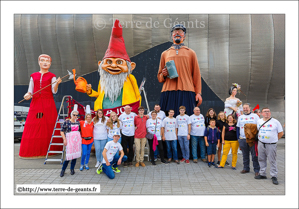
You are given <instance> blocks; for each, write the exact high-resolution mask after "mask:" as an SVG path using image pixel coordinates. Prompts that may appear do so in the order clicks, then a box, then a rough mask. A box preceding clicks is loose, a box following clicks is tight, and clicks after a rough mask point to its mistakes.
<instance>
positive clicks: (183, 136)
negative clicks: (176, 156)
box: [176, 106, 191, 163]
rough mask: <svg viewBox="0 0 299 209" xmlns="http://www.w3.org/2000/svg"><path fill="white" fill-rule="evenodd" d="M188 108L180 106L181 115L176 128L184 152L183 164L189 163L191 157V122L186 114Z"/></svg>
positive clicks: (177, 118) (177, 119) (178, 117)
mask: <svg viewBox="0 0 299 209" xmlns="http://www.w3.org/2000/svg"><path fill="white" fill-rule="evenodd" d="M185 111H186V107H185V106H180V107H179V112H180V115H178V116H177V117H176V128H177V135H178V141H179V143H180V148H181V151H182V157H183V159H182V160H181V163H183V162H186V161H187V162H189V157H190V149H189V141H190V132H191V122H190V118H189V116H188V115H186V114H185Z"/></svg>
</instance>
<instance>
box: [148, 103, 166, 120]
mask: <svg viewBox="0 0 299 209" xmlns="http://www.w3.org/2000/svg"><path fill="white" fill-rule="evenodd" d="M154 110H155V111H156V112H157V118H158V119H160V120H162V121H163V120H164V118H166V115H165V112H164V111H163V110H161V107H160V105H158V104H155V107H154ZM148 116H149V118H152V111H151V112H150V113H149V114H148Z"/></svg>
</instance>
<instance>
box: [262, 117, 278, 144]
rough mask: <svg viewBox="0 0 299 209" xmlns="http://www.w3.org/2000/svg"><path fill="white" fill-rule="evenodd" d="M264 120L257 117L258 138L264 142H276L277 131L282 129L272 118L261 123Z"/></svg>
mask: <svg viewBox="0 0 299 209" xmlns="http://www.w3.org/2000/svg"><path fill="white" fill-rule="evenodd" d="M265 122H266V121H264V120H263V119H259V120H258V122H257V129H258V130H259V140H260V141H261V142H264V143H276V142H277V141H278V133H280V132H282V131H283V129H282V126H281V124H280V122H279V121H278V120H276V119H274V118H272V119H271V120H269V121H268V122H267V123H266V124H265V125H263V123H265ZM261 125H263V126H262V127H261Z"/></svg>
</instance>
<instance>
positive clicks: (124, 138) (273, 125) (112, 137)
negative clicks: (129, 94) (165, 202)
mask: <svg viewBox="0 0 299 209" xmlns="http://www.w3.org/2000/svg"><path fill="white" fill-rule="evenodd" d="M230 94H231V95H233V96H235V94H236V88H235V87H232V88H231V89H230ZM230 99H232V98H230V97H229V98H227V100H230ZM233 99H234V98H233ZM237 100H238V99H237ZM238 101H239V100H238ZM236 103H237V102H236ZM225 107H226V108H230V109H232V110H233V111H232V112H229V113H227V112H228V111H227V110H224V111H220V112H219V113H218V115H216V112H215V110H214V109H213V108H210V109H209V110H208V111H207V113H206V115H205V116H203V115H202V114H201V112H200V108H199V107H194V109H193V113H194V114H193V115H190V116H188V115H187V114H186V113H185V112H186V108H185V107H184V106H180V107H179V115H177V116H176V117H174V114H175V110H173V109H170V110H168V117H166V115H165V112H164V111H162V110H161V109H160V105H158V104H156V105H155V108H154V110H153V111H151V112H150V113H149V114H148V115H145V114H144V108H143V107H142V106H140V107H139V108H138V115H137V114H136V113H134V112H131V107H130V106H128V105H127V106H125V108H124V109H125V112H124V113H122V114H121V115H120V116H119V117H118V116H117V114H116V113H115V112H112V113H111V114H110V118H108V117H105V116H104V112H103V110H102V109H99V110H98V111H97V114H96V116H95V117H94V118H93V119H92V118H91V114H86V117H85V118H86V120H85V121H80V123H79V122H77V121H76V117H77V116H78V112H76V111H73V112H72V114H71V115H72V117H71V119H70V120H69V121H66V122H65V123H64V124H63V126H62V129H61V135H62V137H63V139H64V143H65V145H67V143H66V137H65V134H66V133H69V132H77V133H79V131H80V132H81V136H82V156H81V166H80V170H81V171H82V170H83V169H86V170H88V169H89V166H88V161H89V156H90V150H91V146H92V144H93V143H94V145H95V155H96V159H97V163H96V165H95V167H97V173H98V174H101V173H102V172H104V173H105V174H106V175H107V176H108V177H109V178H111V179H113V178H114V177H115V175H114V173H119V172H120V170H119V169H118V166H119V165H120V164H121V163H123V166H124V167H126V166H133V159H134V150H133V145H134V143H135V148H136V149H135V155H136V163H135V167H139V166H142V167H145V164H144V149H145V146H146V144H147V142H148V145H149V150H150V161H151V164H152V165H156V159H155V154H156V155H157V153H156V152H158V154H159V155H160V158H161V163H164V164H168V163H171V162H172V161H174V162H175V163H177V164H180V163H186V164H189V163H190V160H189V159H190V157H192V159H193V162H194V163H197V162H198V158H200V159H201V160H202V161H203V162H207V165H208V166H209V167H211V166H215V167H216V168H224V167H225V165H229V163H228V162H227V157H228V155H229V152H230V150H231V154H232V162H231V168H232V169H233V170H236V165H237V158H238V155H237V154H238V149H240V150H241V151H242V155H243V169H242V170H241V173H242V174H245V173H249V172H250V155H251V159H252V162H253V170H254V173H255V179H265V178H267V177H266V167H267V158H268V160H269V162H270V165H271V169H270V175H271V177H272V181H273V183H274V184H278V181H277V165H276V146H277V145H276V143H277V141H278V139H279V138H281V137H282V135H283V130H282V126H281V125H280V123H279V122H278V121H277V120H276V119H273V118H271V113H270V109H269V108H263V109H262V111H261V112H262V115H263V118H262V119H260V117H259V116H258V114H256V113H252V112H251V108H250V105H249V104H248V103H245V104H243V105H241V106H238V107H237V108H236V106H234V105H230V106H229V107H228V105H226V106H225ZM238 109H241V110H242V111H239V110H238ZM236 113H239V114H238V115H237V114H236ZM235 115H236V117H237V119H236V117H235ZM266 121H267V124H266V123H264V122H266ZM248 123H250V124H256V125H257V129H258V130H259V132H258V153H257V149H256V147H255V146H251V145H250V144H249V143H247V141H246V136H245V131H244V129H245V124H248ZM163 141H165V144H164V145H166V149H164V148H163ZM190 141H191V142H190ZM189 143H191V153H190V149H189ZM178 144H179V146H180V149H181V152H182V159H181V160H179V158H178ZM198 148H199V150H198ZM217 148H218V151H217ZM164 150H167V154H166V155H164ZM198 151H199V155H200V156H198ZM216 153H217V155H218V156H217V157H218V159H217V163H215V155H216ZM221 153H222V155H221ZM190 154H191V155H190ZM165 156H167V159H165ZM206 156H207V157H206ZM79 157H80V156H79ZM77 158H78V157H77ZM68 162H69V161H68V160H66V161H65V162H64V163H63V167H62V171H61V176H63V175H64V171H65V169H66V166H67V164H68ZM75 164H76V159H73V160H72V163H71V175H73V174H74V173H75V172H74V166H75Z"/></svg>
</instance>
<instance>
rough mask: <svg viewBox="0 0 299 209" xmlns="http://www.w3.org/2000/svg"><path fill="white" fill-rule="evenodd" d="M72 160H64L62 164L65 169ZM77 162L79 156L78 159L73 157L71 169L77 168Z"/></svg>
mask: <svg viewBox="0 0 299 209" xmlns="http://www.w3.org/2000/svg"><path fill="white" fill-rule="evenodd" d="M69 162H70V160H65V161H64V162H63V165H62V170H64V171H65V169H66V167H67V165H68V164H69ZM76 162H77V158H76V159H72V162H71V170H74V168H75V165H76Z"/></svg>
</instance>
